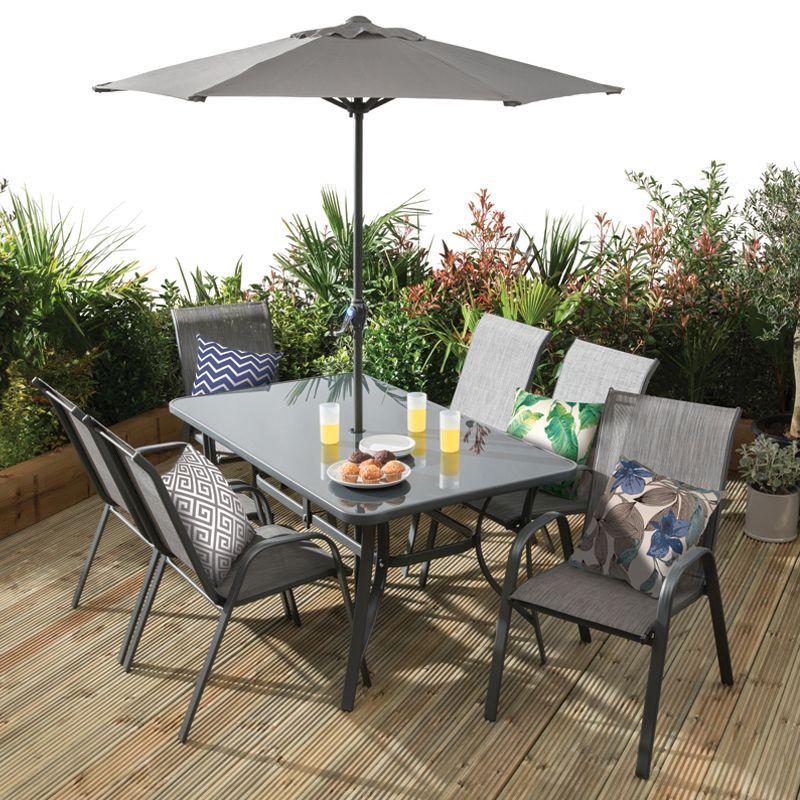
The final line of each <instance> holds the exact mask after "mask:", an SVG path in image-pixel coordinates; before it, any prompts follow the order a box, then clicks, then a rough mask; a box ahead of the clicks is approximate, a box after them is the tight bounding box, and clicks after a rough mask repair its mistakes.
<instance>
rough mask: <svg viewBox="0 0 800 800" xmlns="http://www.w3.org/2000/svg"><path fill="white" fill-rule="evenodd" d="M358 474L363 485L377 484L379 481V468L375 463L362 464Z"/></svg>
mask: <svg viewBox="0 0 800 800" xmlns="http://www.w3.org/2000/svg"><path fill="white" fill-rule="evenodd" d="M359 473H360V474H361V480H362V481H363V482H364V483H378V481H380V479H381V468H380V467H379V466H378V465H377V464H375V463H373V464H368V463H366V462H364V463H363V464H362V465H361V466H360V467H359Z"/></svg>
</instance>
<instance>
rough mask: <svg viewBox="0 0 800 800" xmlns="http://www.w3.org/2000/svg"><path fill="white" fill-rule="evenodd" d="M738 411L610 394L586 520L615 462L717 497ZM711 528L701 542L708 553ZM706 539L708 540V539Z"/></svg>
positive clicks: (600, 434)
mask: <svg viewBox="0 0 800 800" xmlns="http://www.w3.org/2000/svg"><path fill="white" fill-rule="evenodd" d="M739 413H740V410H739V409H738V408H720V407H717V406H708V405H700V404H698V403H687V402H684V401H682V400H670V399H668V398H665V397H651V396H649V395H640V394H632V393H630V392H619V391H615V390H612V391H610V392H609V394H608V398H607V401H606V405H605V409H604V411H603V416H602V418H601V420H600V430H599V432H598V435H597V444H596V458H595V464H594V475H593V479H592V489H591V495H590V498H589V507H588V511H587V515H586V519H587V520H589V519H590V518H591V512H592V510H593V509H594V507H595V505H596V503H597V501H598V499H599V498H600V496H601V495H602V494H603V492H604V491H605V489H606V486H607V485H608V480H609V477H610V476H611V473H612V472H613V471H614V467H615V466H616V465H617V462H618V461H619V460H620V458H630V459H633V460H635V461H638V462H639V463H641V464H643V465H645V466H646V467H648V468H649V469H652V470H654V471H655V472H657V473H659V474H661V475H666V476H667V477H669V478H673V479H675V480H679V481H683V482H684V483H688V484H691V485H692V486H698V487H700V488H702V489H714V490H716V491H719V492H722V491H723V490H724V489H725V479H726V476H727V474H728V464H729V460H730V453H731V447H732V443H733V435H734V433H735V430H736V423H737V422H738V420H739ZM715 533H716V527H715V526H713V525H709V528H708V530H707V536H706V538H705V539H704V541H703V542H702V543H703V544H704V545H705V546H706V547H709V548H713V545H714V537H715ZM709 534H710V535H709Z"/></svg>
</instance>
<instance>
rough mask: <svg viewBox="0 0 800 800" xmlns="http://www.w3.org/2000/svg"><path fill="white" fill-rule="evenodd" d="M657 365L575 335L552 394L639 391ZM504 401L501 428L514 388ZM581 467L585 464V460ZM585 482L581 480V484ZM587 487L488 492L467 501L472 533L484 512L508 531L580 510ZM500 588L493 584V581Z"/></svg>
mask: <svg viewBox="0 0 800 800" xmlns="http://www.w3.org/2000/svg"><path fill="white" fill-rule="evenodd" d="M657 367H658V360H657V359H653V358H644V357H643V356H637V355H633V354H632V353H624V352H622V351H621V350H614V349H612V348H610V347H603V346H601V345H599V344H593V343H592V342H586V341H583V340H582V339H576V340H575V341H574V342H573V343H572V345H571V347H570V348H569V350H568V351H567V355H566V356H565V357H564V361H563V362H562V364H561V371H560V373H559V376H558V380H557V381H556V385H555V388H554V390H553V397H554V398H555V399H557V400H568V401H570V402H580V403H603V402H605V399H606V395H607V394H608V390H609V389H610V388H612V387H613V388H615V389H619V390H620V391H625V392H633V393H635V394H640V393H644V392H645V391H646V390H647V384H648V383H649V382H650V378H652V377H653V373H654V372H655V371H656V368H657ZM508 398H509V399H510V402H509V407H508V410H507V413H505V416H503V417H500V418H499V419H498V424H496V425H495V427H498V428H500V430H505V429H506V426H507V425H508V420H509V419H510V418H511V409H512V406H513V399H514V392H513V390H512V391H510V392H509V393H508ZM587 469H591V466H590V465H589V466H588V467H587ZM584 486H585V484H584V483H583V482H582V483H581V488H583V487H584ZM587 500H588V492H586V491H579V492H578V494H577V496H576V497H574V498H571V499H568V498H563V497H556V496H554V495H550V494H547V493H546V492H536V491H533V490H529V491H519V492H511V493H509V494H504V495H499V496H497V497H492V498H490V499H489V498H484V499H483V500H476V501H474V502H472V503H468V504H467V505H468V506H469V508H471V509H472V510H473V511H476V512H478V518H477V521H476V523H475V528H476V531H477V532H478V533H480V532H481V529H482V527H483V520H484V519H485V518H488V519H490V520H492V522H496V523H497V524H499V525H502V526H503V527H504V528H506V529H507V530H509V531H512V532H516V531H518V530H519V529H520V528H521V527H522V526H523V525H525V523H526V522H528V521H529V520H530V519H532V517H533V516H534V515H537V514H541V513H543V512H545V511H559V512H560V513H562V514H583V513H584V512H585V510H586V503H587ZM542 533H543V535H544V537H545V539H546V541H547V543H548V549H550V550H551V551H552V550H553V545H552V542H551V540H550V534H549V532H548V530H547V528H543V530H542ZM531 543H532V542H529V544H528V547H526V549H525V563H526V568H527V570H528V574H529V575H530V574H531V571H532V557H531V549H530V545H531ZM427 573H428V570H427V569H426V568H425V567H424V566H423V568H422V573H421V576H420V585H421V586H424V585H425V578H427ZM495 589H496V590H497V591H499V590H500V586H499V584H497V585H496V586H495Z"/></svg>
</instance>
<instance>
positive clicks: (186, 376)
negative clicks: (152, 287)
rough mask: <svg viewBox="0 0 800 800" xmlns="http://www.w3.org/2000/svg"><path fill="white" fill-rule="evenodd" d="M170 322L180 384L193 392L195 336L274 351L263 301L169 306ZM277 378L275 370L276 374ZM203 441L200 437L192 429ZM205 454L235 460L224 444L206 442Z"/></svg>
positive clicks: (255, 350)
mask: <svg viewBox="0 0 800 800" xmlns="http://www.w3.org/2000/svg"><path fill="white" fill-rule="evenodd" d="M172 324H173V326H174V328H175V339H176V341H177V344H178V357H179V359H180V362H181V374H182V377H183V388H184V391H185V392H186V394H187V395H190V394H191V393H192V387H193V386H194V378H195V374H196V372H197V336H198V334H199V335H200V336H202V337H203V338H204V339H206V340H211V341H215V342H219V344H222V345H224V346H225V347H233V348H235V349H237V350H247V351H249V352H253V353H274V352H275V343H274V340H273V337H272V319H271V317H270V314H269V306H268V305H267V303H266V302H258V303H235V304H231V305H218V306H196V307H192V308H174V309H172ZM276 379H277V374H276ZM193 437H194V438H195V440H196V441H198V442H200V443H201V444H202V442H203V437H202V435H201V434H199V433H193ZM205 455H206V457H207V458H210V459H211V460H212V461H215V462H225V461H238V460H240V459H239V457H238V456H236V455H235V454H234V453H232V452H231V451H230V450H228V448H227V447H224V446H222V445H217V444H216V442H209V443H208V446H207V447H206V448H205Z"/></svg>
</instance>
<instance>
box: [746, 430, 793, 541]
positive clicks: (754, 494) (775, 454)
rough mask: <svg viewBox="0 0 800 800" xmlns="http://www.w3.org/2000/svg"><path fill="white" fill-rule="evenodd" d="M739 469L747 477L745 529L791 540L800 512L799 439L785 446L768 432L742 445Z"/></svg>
mask: <svg viewBox="0 0 800 800" xmlns="http://www.w3.org/2000/svg"><path fill="white" fill-rule="evenodd" d="M739 455H740V456H741V458H740V460H739V472H740V474H741V476H742V477H743V478H744V479H745V480H746V481H747V513H746V514H745V518H744V532H745V533H746V534H747V535H748V536H750V537H751V538H753V539H758V540H760V541H762V542H791V541H792V539H795V538H796V537H797V518H798V512H800V491H798V484H799V483H800V459H798V458H797V442H790V443H789V444H788V445H786V446H781V445H780V444H779V443H778V442H777V441H775V440H774V439H772V438H770V437H768V436H763V435H762V436H759V437H757V438H756V440H755V441H754V442H750V443H749V444H744V445H742V446H741V447H740V448H739Z"/></svg>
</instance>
